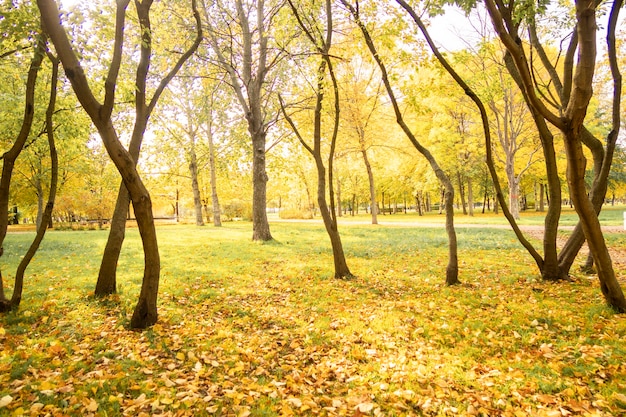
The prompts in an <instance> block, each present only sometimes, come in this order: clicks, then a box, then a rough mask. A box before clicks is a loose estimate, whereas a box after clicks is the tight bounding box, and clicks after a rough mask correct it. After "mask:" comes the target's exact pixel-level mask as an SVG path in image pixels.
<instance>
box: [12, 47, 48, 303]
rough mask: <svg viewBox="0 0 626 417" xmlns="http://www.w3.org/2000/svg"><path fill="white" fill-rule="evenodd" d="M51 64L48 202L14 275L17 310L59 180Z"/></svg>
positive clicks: (46, 225) (14, 298)
mask: <svg viewBox="0 0 626 417" xmlns="http://www.w3.org/2000/svg"><path fill="white" fill-rule="evenodd" d="M49 58H50V61H51V62H52V77H51V81H50V99H49V101H48V109H47V110H46V136H47V138H48V148H49V153H50V190H49V192H48V201H47V203H46V207H45V209H44V210H43V212H42V213H41V219H39V223H38V224H37V233H36V234H35V239H33V242H32V243H31V245H30V247H29V248H28V250H27V251H26V253H25V254H24V257H23V258H22V259H21V260H20V263H19V265H18V266H17V271H16V273H15V285H14V286H13V296H12V297H11V308H13V309H17V308H18V307H19V305H20V302H21V301H22V290H23V288H24V273H25V272H26V268H27V267H28V265H29V264H30V262H31V261H32V259H33V257H34V256H35V254H36V253H37V250H38V249H39V245H40V244H41V242H42V241H43V238H44V236H45V234H46V230H47V229H48V224H49V223H50V221H51V220H52V209H53V208H54V200H55V198H56V192H57V184H58V178H59V158H58V154H57V150H56V146H55V141H54V126H53V123H52V116H53V115H54V109H55V106H56V97H57V83H58V79H59V61H58V59H56V57H54V56H52V55H49Z"/></svg>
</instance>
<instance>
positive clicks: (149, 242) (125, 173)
mask: <svg viewBox="0 0 626 417" xmlns="http://www.w3.org/2000/svg"><path fill="white" fill-rule="evenodd" d="M37 5H38V6H39V10H40V12H41V16H42V20H43V21H44V26H45V29H46V31H47V32H48V34H49V36H50V39H51V40H52V42H53V43H54V45H55V48H56V50H57V53H58V54H59V58H60V60H61V62H62V63H63V67H64V69H65V73H66V75H67V77H68V79H69V80H70V82H71V84H72V88H73V90H74V92H75V93H76V96H77V98H78V100H79V101H80V103H81V105H82V106H83V108H84V109H85V111H86V112H87V114H88V115H89V117H90V118H91V120H92V122H93V123H94V125H95V126H96V129H97V130H98V133H99V134H100V137H101V138H102V141H103V143H104V146H105V148H106V150H107V153H108V154H109V156H110V157H111V159H112V160H113V163H114V164H115V166H116V167H117V169H118V171H119V173H120V175H121V176H122V179H123V182H124V186H125V187H126V189H127V190H128V192H129V194H130V198H131V201H132V204H133V209H134V212H135V217H136V219H137V226H138V228H139V233H140V235H141V241H142V244H143V251H144V275H143V280H142V286H141V291H140V294H139V299H138V300H137V305H136V306H135V310H134V312H133V315H132V318H131V321H130V326H131V327H132V328H146V327H148V326H150V325H153V324H154V323H156V321H157V303H156V302H157V296H158V288H159V276H160V256H159V249H158V244H157V237H156V230H155V227H154V218H153V216H152V201H151V199H150V194H149V193H148V190H147V189H146V187H145V186H144V184H143V182H142V180H141V177H140V176H139V174H138V172H137V169H136V167H135V165H136V160H135V159H133V157H132V155H131V154H130V153H129V151H127V150H126V149H125V148H124V146H123V145H122V143H121V142H120V141H119V138H118V136H117V133H116V131H115V128H114V127H113V123H112V120H111V113H112V109H113V105H114V92H115V84H116V80H117V75H118V72H119V67H120V64H121V52H122V44H123V37H124V36H123V29H124V21H125V15H126V7H127V5H128V1H126V2H119V3H118V9H117V15H116V38H115V46H116V47H115V49H114V55H113V59H112V64H111V66H110V68H109V75H108V77H107V82H106V85H105V98H104V103H103V104H101V103H99V102H98V101H97V100H96V99H95V97H94V96H93V93H92V90H91V87H90V86H89V83H88V81H87V78H86V77H85V74H84V72H83V68H82V67H81V65H80V62H79V61H78V58H77V56H76V55H75V53H74V51H73V50H72V46H71V44H70V41H69V39H68V37H67V34H66V33H65V30H64V29H63V26H62V24H61V22H60V20H59V10H58V8H57V5H56V3H55V2H54V1H52V0H38V1H37ZM138 10H139V7H138ZM147 32H148V31H145V30H144V31H143V36H146V33H147ZM148 36H149V35H148ZM143 43H144V42H142V46H144V45H143ZM137 87H138V89H140V88H141V86H137ZM144 126H145V125H144Z"/></svg>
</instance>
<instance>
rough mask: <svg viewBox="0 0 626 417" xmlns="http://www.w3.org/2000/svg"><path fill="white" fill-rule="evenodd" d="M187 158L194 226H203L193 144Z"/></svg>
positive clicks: (196, 162)
mask: <svg viewBox="0 0 626 417" xmlns="http://www.w3.org/2000/svg"><path fill="white" fill-rule="evenodd" d="M194 143H195V141H194ZM189 158H190V162H189V175H190V176H191V190H192V192H193V206H194V211H195V215H196V226H204V219H203V218H202V198H201V197H200V186H199V185H198V159H197V156H196V149H195V145H194V144H192V145H191V148H190V149H189Z"/></svg>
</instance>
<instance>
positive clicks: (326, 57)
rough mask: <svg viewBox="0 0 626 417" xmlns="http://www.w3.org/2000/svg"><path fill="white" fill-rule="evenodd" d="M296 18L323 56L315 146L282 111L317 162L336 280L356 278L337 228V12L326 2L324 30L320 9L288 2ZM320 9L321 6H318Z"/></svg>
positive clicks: (320, 201) (320, 200)
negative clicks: (328, 95)
mask: <svg viewBox="0 0 626 417" xmlns="http://www.w3.org/2000/svg"><path fill="white" fill-rule="evenodd" d="M287 2H288V3H289V6H290V7H291V11H292V12H293V15H294V17H295V18H296V20H297V21H298V26H299V27H300V28H301V29H302V31H303V32H304V35H305V36H306V38H307V39H308V40H309V41H310V42H311V44H312V45H313V47H314V48H315V53H316V55H317V56H318V57H319V63H318V66H317V72H316V81H315V82H314V83H313V85H314V94H315V99H314V113H313V133H312V136H313V145H312V146H311V145H310V144H308V143H307V141H306V140H305V139H304V137H303V136H302V133H301V131H300V129H299V128H298V127H297V126H296V123H295V122H294V120H293V119H292V117H291V116H290V115H289V114H288V113H287V110H286V108H285V105H284V104H283V101H282V99H281V108H282V111H283V115H284V116H285V119H286V120H287V123H289V125H290V126H291V128H292V129H293V131H294V133H295V135H296V136H297V138H298V140H299V141H300V143H301V144H302V146H304V148H305V149H306V150H307V151H308V152H309V153H310V154H311V156H312V157H313V159H314V160H315V166H316V168H317V204H318V207H319V210H320V213H321V215H322V219H323V220H324V226H325V227H326V232H327V233H328V237H329V238H330V242H331V246H332V249H333V260H334V264H335V278H340V279H345V278H352V273H351V272H350V269H349V268H348V264H347V262H346V258H345V255H344V251H343V245H342V243H341V237H340V235H339V230H338V228H337V212H336V211H335V198H334V191H333V161H334V153H335V147H336V143H337V135H338V133H339V120H340V118H339V106H340V101H339V86H338V85H337V78H336V76H335V71H334V68H333V63H332V60H331V56H330V49H331V47H332V38H333V12H332V4H331V1H330V0H325V2H324V6H323V12H322V13H324V15H325V22H324V25H323V26H322V27H320V26H321V25H319V24H318V23H315V21H316V16H315V15H314V14H315V13H316V12H317V10H316V8H315V7H313V8H311V9H312V10H311V11H312V13H311V14H310V15H309V14H305V13H304V12H303V11H302V10H300V9H299V8H298V7H297V6H296V5H295V3H294V2H293V1H292V0H287ZM316 6H317V5H316ZM327 76H328V77H329V78H330V81H331V83H330V89H331V91H332V96H333V113H332V115H333V116H332V130H331V133H330V135H329V136H330V139H329V141H328V142H329V143H328V146H327V147H328V157H327V159H326V163H325V162H324V158H323V155H322V151H323V149H322V136H323V131H322V130H323V129H322V119H323V114H322V111H323V105H324V96H325V92H326V90H327V88H329V87H328V85H327V78H326V77H327ZM327 172H328V181H327V180H326V178H327V177H326V173H327ZM327 192H328V194H329V200H330V201H327V200H326V193H327Z"/></svg>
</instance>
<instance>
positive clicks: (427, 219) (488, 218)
mask: <svg viewBox="0 0 626 417" xmlns="http://www.w3.org/2000/svg"><path fill="white" fill-rule="evenodd" d="M624 212H626V206H623V205H616V206H604V207H603V208H602V211H601V212H600V222H601V223H602V225H603V226H623V224H624V217H623V213H624ZM545 214H546V213H545V212H538V211H535V210H528V211H522V212H521V213H520V216H521V218H520V220H519V221H518V224H520V225H543V223H544V218H545ZM378 220H379V222H380V223H385V224H393V223H407V222H411V223H413V222H414V223H426V224H429V223H435V224H443V223H445V221H446V219H445V215H443V214H438V212H430V213H425V214H424V215H423V216H419V215H418V214H417V213H415V212H412V211H411V212H408V213H397V214H385V215H382V214H379V215H378ZM340 221H341V222H343V223H355V222H361V223H363V222H370V221H371V215H370V214H366V213H362V212H361V213H359V214H357V215H355V216H350V215H349V214H348V215H345V216H342V217H341V218H340ZM454 222H455V224H457V225H466V224H489V225H508V224H509V223H508V221H507V220H506V218H505V217H504V215H503V214H502V213H499V214H493V213H492V212H487V213H484V214H483V213H481V210H480V209H476V210H475V211H474V216H473V217H470V216H468V215H464V214H463V213H462V212H457V213H456V214H455V218H454ZM577 222H578V215H577V214H576V212H575V211H574V209H572V208H570V207H568V206H563V207H562V213H561V218H560V224H561V225H562V226H575V225H576V223H577Z"/></svg>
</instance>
